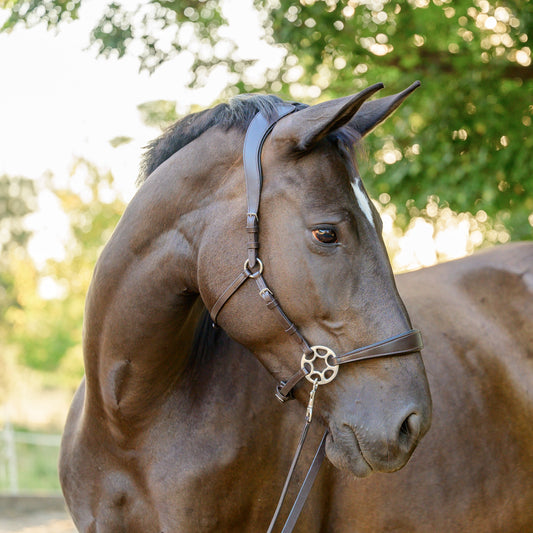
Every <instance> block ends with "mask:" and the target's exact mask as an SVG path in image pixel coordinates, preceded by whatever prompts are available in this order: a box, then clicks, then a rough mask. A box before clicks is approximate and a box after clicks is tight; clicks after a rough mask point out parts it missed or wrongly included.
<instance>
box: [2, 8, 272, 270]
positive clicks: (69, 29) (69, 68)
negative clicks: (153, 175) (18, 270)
mask: <svg viewBox="0 0 533 533" xmlns="http://www.w3.org/2000/svg"><path fill="white" fill-rule="evenodd" d="M107 3H108V2H107V0H91V1H90V2H84V3H83V6H82V8H81V10H80V19H79V20H77V21H75V22H72V23H69V24H65V25H63V26H62V27H61V30H60V31H56V30H52V31H47V30H46V27H45V26H44V25H40V26H37V27H35V28H31V29H26V28H22V27H21V28H17V29H15V30H14V31H13V32H11V33H9V34H5V33H4V34H0V62H1V65H2V79H3V83H2V91H1V98H0V175H1V174H8V175H22V176H25V177H28V178H32V179H35V180H37V181H39V179H40V178H41V177H42V176H43V175H45V174H47V173H52V174H53V175H54V177H55V179H56V181H58V183H60V184H61V185H64V184H65V182H67V183H69V184H70V185H71V186H72V187H75V186H76V183H75V182H74V181H75V178H73V177H72V176H71V175H70V170H71V168H72V165H73V162H74V161H75V159H76V158H77V157H84V158H86V159H88V160H89V161H90V162H92V163H95V164H96V165H97V166H98V167H99V168H101V169H102V170H106V169H110V170H111V171H112V172H113V175H114V177H115V181H116V185H117V188H118V190H119V193H120V195H121V197H122V198H123V199H124V200H125V201H128V200H129V199H131V197H132V196H133V194H134V193H135V180H136V177H137V174H138V168H139V162H140V158H141V155H142V148H143V146H145V145H146V144H147V142H148V141H150V140H151V139H153V138H154V137H156V136H157V135H159V134H160V133H161V132H160V131H159V130H158V129H155V128H150V127H147V126H146V125H144V124H143V122H142V120H141V117H140V114H139V112H138V110H137V106H138V105H139V104H140V103H143V102H148V101H152V100H159V99H164V100H172V101H177V102H178V106H179V108H180V109H186V108H187V106H189V105H191V104H198V105H201V106H209V105H210V104H211V103H212V102H213V101H214V100H215V99H216V98H217V96H218V95H219V94H220V91H221V90H222V89H223V88H224V86H225V83H226V80H225V79H224V78H223V77H221V76H218V77H216V76H215V77H214V78H213V79H212V80H211V82H210V83H209V84H208V85H207V87H205V88H203V89H197V90H191V89H188V88H186V87H185V83H184V81H185V79H186V77H187V69H188V68H189V63H188V61H187V58H186V57H185V58H181V59H180V58H177V59H175V60H172V61H169V62H168V63H165V64H164V65H163V66H162V67H160V68H159V69H157V70H156V72H155V73H154V74H152V75H149V74H147V73H146V72H142V73H141V72H139V68H138V62H137V60H136V59H135V58H134V57H129V56H126V57H123V58H121V59H105V58H97V57H96V53H95V51H94V50H91V49H88V46H89V33H90V30H91V29H92V27H93V26H94V25H95V23H96V21H97V20H98V19H99V18H100V17H101V14H102V12H103V9H104V7H105V5H107ZM250 5H251V1H250V0H224V6H225V13H226V15H227V17H228V19H229V20H230V24H231V27H230V30H229V32H230V33H231V34H232V37H233V38H234V39H235V40H236V41H237V44H238V46H239V47H240V49H241V50H242V51H245V52H243V54H245V55H247V56H252V57H253V56H255V57H264V58H268V55H269V54H268V47H267V45H266V44H265V43H264V42H262V41H261V39H260V31H259V23H258V21H257V20H255V19H254V16H253V13H252V11H251V9H250V7H249V6H250ZM5 18H6V13H5V12H4V13H2V11H1V10H0V23H2V21H3V20H5ZM236 30H238V31H236ZM117 136H128V137H132V138H133V141H132V142H131V143H128V144H126V145H122V146H120V147H118V148H113V147H112V146H111V144H110V142H109V141H110V140H111V139H113V138H115V137H117ZM58 207H59V206H58V203H57V199H56V198H55V197H54V195H53V194H51V193H49V192H47V191H46V190H45V191H42V192H41V193H40V196H39V208H40V209H39V212H38V213H37V214H35V215H34V216H32V217H30V218H29V220H28V225H29V227H30V229H32V230H33V231H34V232H35V236H34V238H32V240H31V241H30V246H29V250H30V253H31V255H32V256H33V258H34V260H35V261H36V262H37V263H38V264H43V265H44V262H45V261H46V259H47V258H48V257H53V258H55V259H61V258H62V256H63V254H64V245H65V243H66V240H67V238H68V235H67V231H68V229H67V224H66V219H65V216H64V215H63V214H62V213H61V212H60V210H59V209H58Z"/></svg>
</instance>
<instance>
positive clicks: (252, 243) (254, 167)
mask: <svg viewBox="0 0 533 533" xmlns="http://www.w3.org/2000/svg"><path fill="white" fill-rule="evenodd" d="M297 110H298V108H297V107H296V106H294V105H292V104H288V103H282V104H277V106H276V110H275V113H274V116H272V117H270V118H266V117H265V116H264V115H263V114H262V113H261V112H259V113H257V114H256V115H255V117H254V118H253V120H252V121H251V123H250V125H249V127H248V130H247V132H246V137H245V140H244V149H243V161H244V172H245V181H246V198H247V204H248V212H247V217H246V231H247V233H248V257H247V259H246V261H245V263H244V268H243V271H242V272H241V273H240V274H239V275H238V276H237V277H236V278H235V280H234V281H233V282H232V283H231V284H230V285H229V286H228V287H227V288H226V290H225V291H224V292H223V293H222V294H221V295H220V297H219V298H218V299H217V301H216V302H215V304H214V305H213V307H212V309H211V312H210V314H211V318H212V320H213V324H216V323H217V317H218V314H219V313H220V311H221V309H222V308H223V306H224V305H225V304H226V302H227V301H228V300H229V299H230V298H231V296H233V294H235V292H236V291H237V290H238V289H239V287H241V286H242V284H243V283H244V282H245V281H246V280H248V279H253V280H254V281H255V282H256V284H257V287H258V290H259V295H260V296H261V298H262V299H263V300H264V301H265V303H266V305H267V307H268V308H269V309H271V310H272V311H274V313H275V315H276V317H277V318H278V320H279V322H280V323H281V325H282V327H283V329H284V330H285V332H286V333H288V334H289V335H290V336H291V338H293V339H294V340H295V341H296V342H297V343H298V345H299V347H300V349H301V350H302V352H303V355H302V358H301V361H300V368H299V370H298V371H297V372H296V373H295V374H293V375H292V376H291V377H290V378H289V379H288V380H286V381H281V382H280V383H279V385H278V387H277V391H276V397H277V398H278V399H279V400H280V401H281V402H286V401H287V400H289V399H291V397H292V390H293V389H294V387H295V386H296V385H297V384H298V383H299V382H300V381H301V380H302V379H303V378H306V379H307V380H308V381H310V382H311V383H312V384H313V386H312V389H311V392H310V395H309V402H308V406H307V410H306V415H305V424H304V428H303V430H302V435H301V437H300V441H299V443H298V447H297V449H296V453H295V455H294V458H293V460H292V464H291V466H290V469H289V473H288V475H287V478H286V480H285V484H284V486H283V489H282V492H281V496H280V499H279V502H278V505H277V508H276V510H275V512H274V515H273V517H272V521H271V523H270V526H269V528H268V532H267V533H271V532H272V531H273V528H274V526H275V523H276V521H277V518H278V515H279V512H280V510H281V507H282V504H283V501H284V499H285V495H286V493H287V490H288V487H289V483H290V480H291V477H292V474H293V472H294V469H295V467H296V463H297V461H298V458H299V456H300V453H301V451H302V447H303V444H304V441H305V439H306V436H307V432H308V429H309V425H310V424H311V421H312V417H313V405H314V400H315V394H316V391H317V388H318V386H319V385H325V384H327V383H330V382H331V381H332V380H333V379H334V378H335V377H336V376H337V372H338V368H339V365H340V364H344V363H351V362H355V361H362V360H366V359H375V358H378V357H388V356H396V355H406V354H410V353H414V352H418V351H420V350H421V349H422V347H423V344H422V336H421V334H420V331H418V330H415V329H411V330H408V331H406V332H405V333H402V334H400V335H396V336H394V337H390V338H388V339H385V340H384V341H380V342H377V343H375V344H371V345H369V346H364V347H362V348H358V349H356V350H352V351H351V352H347V353H345V354H343V355H340V356H338V355H336V354H335V352H333V350H331V349H330V348H328V347H326V346H318V345H317V346H309V344H308V343H307V341H306V340H305V338H304V337H303V336H302V335H301V333H300V332H299V331H298V329H297V328H296V326H295V325H294V324H293V323H292V322H291V321H290V320H289V318H288V317H287V315H285V313H284V312H283V309H281V307H280V305H279V303H278V301H277V300H276V298H275V296H274V294H273V292H272V291H271V290H270V288H269V287H268V286H267V284H266V282H265V280H264V278H263V268H264V267H263V263H262V262H261V260H260V259H259V257H258V249H259V217H258V212H259V202H260V197H261V186H262V181H263V173H262V167H261V152H262V148H263V143H264V142H265V140H266V138H267V137H268V135H269V133H270V132H271V131H272V129H273V128H274V126H275V125H276V123H277V122H278V121H279V120H280V119H281V118H283V117H284V116H286V115H288V114H290V113H293V112H295V111H297ZM327 434H328V432H327V431H326V432H325V433H324V436H323V437H322V440H321V442H320V445H319V447H318V450H317V452H316V454H315V457H314V459H313V461H312V463H311V466H310V468H309V470H308V472H307V475H306V478H305V480H304V482H303V483H302V486H301V487H300V491H299V493H298V495H297V497H296V500H295V502H294V504H293V507H292V509H291V511H290V513H289V516H288V518H287V521H286V522H285V525H284V527H283V530H282V533H290V532H291V531H292V530H293V528H294V526H295V524H296V521H297V520H298V517H299V515H300V512H301V510H302V508H303V505H304V503H305V501H306V499H307V496H308V494H309V491H310V490H311V487H312V485H313V482H314V480H315V478H316V476H317V474H318V471H319V468H320V465H321V464H322V461H323V459H324V457H325V446H326V436H327Z"/></svg>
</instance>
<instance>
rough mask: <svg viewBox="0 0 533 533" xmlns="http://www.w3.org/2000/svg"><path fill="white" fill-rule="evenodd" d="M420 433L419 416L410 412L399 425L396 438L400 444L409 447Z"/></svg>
mask: <svg viewBox="0 0 533 533" xmlns="http://www.w3.org/2000/svg"><path fill="white" fill-rule="evenodd" d="M419 435H420V417H419V416H418V415H417V414H416V413H411V414H410V415H409V416H408V417H407V418H406V419H405V420H404V421H403V422H402V425H401V426H400V431H399V434H398V439H399V441H400V444H401V445H402V446H405V447H409V448H410V447H411V446H413V445H414V444H415V443H416V442H417V441H418V436H419Z"/></svg>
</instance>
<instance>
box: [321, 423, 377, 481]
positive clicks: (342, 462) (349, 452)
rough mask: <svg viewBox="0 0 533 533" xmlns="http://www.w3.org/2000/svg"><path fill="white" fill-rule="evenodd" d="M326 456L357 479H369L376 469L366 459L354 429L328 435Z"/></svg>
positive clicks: (347, 428) (334, 464)
mask: <svg viewBox="0 0 533 533" xmlns="http://www.w3.org/2000/svg"><path fill="white" fill-rule="evenodd" d="M326 456H327V458H328V459H329V461H330V462H331V463H332V464H333V466H335V467H336V468H338V469H339V470H344V471H348V472H351V473H352V474H353V475H354V476H356V477H361V478H363V477H368V476H369V475H370V474H371V473H372V472H373V471H374V469H373V468H372V466H371V465H370V463H369V462H368V461H367V459H366V458H365V456H364V454H363V451H362V450H361V446H360V445H359V441H358V439H357V435H356V434H355V431H354V430H353V429H352V428H349V427H346V428H344V429H343V430H342V431H335V435H334V434H333V432H330V433H329V434H328V437H327V440H326Z"/></svg>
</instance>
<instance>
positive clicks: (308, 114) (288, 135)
mask: <svg viewBox="0 0 533 533" xmlns="http://www.w3.org/2000/svg"><path fill="white" fill-rule="evenodd" d="M382 88H383V84H382V83H376V84H375V85H371V86H370V87H367V88H366V89H365V90H363V91H361V92H360V93H358V94H354V95H352V96H346V97H344V98H337V99H335V100H330V101H328V102H322V103H320V104H317V105H314V106H311V107H307V108H305V109H302V110H301V111H298V112H297V113H293V114H291V115H289V116H287V117H286V118H285V119H283V120H281V121H280V122H279V123H278V124H277V125H276V127H275V128H274V131H273V132H272V137H273V138H275V139H282V140H283V141H284V142H286V141H289V142H290V143H291V144H292V145H293V146H296V148H297V150H301V151H305V150H309V149H310V148H311V147H312V146H313V145H315V144H316V143H317V142H319V141H320V140H321V139H323V138H324V137H325V136H326V135H328V134H330V133H331V132H332V131H335V130H338V129H339V128H341V127H342V126H345V125H346V124H347V123H348V122H349V121H350V120H351V119H352V118H353V117H354V115H355V114H356V113H357V111H358V110H359V109H360V108H361V106H362V105H363V102H364V101H365V100H366V99H367V98H369V97H370V96H372V95H373V94H374V93H375V92H376V91H379V90H380V89H382Z"/></svg>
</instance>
